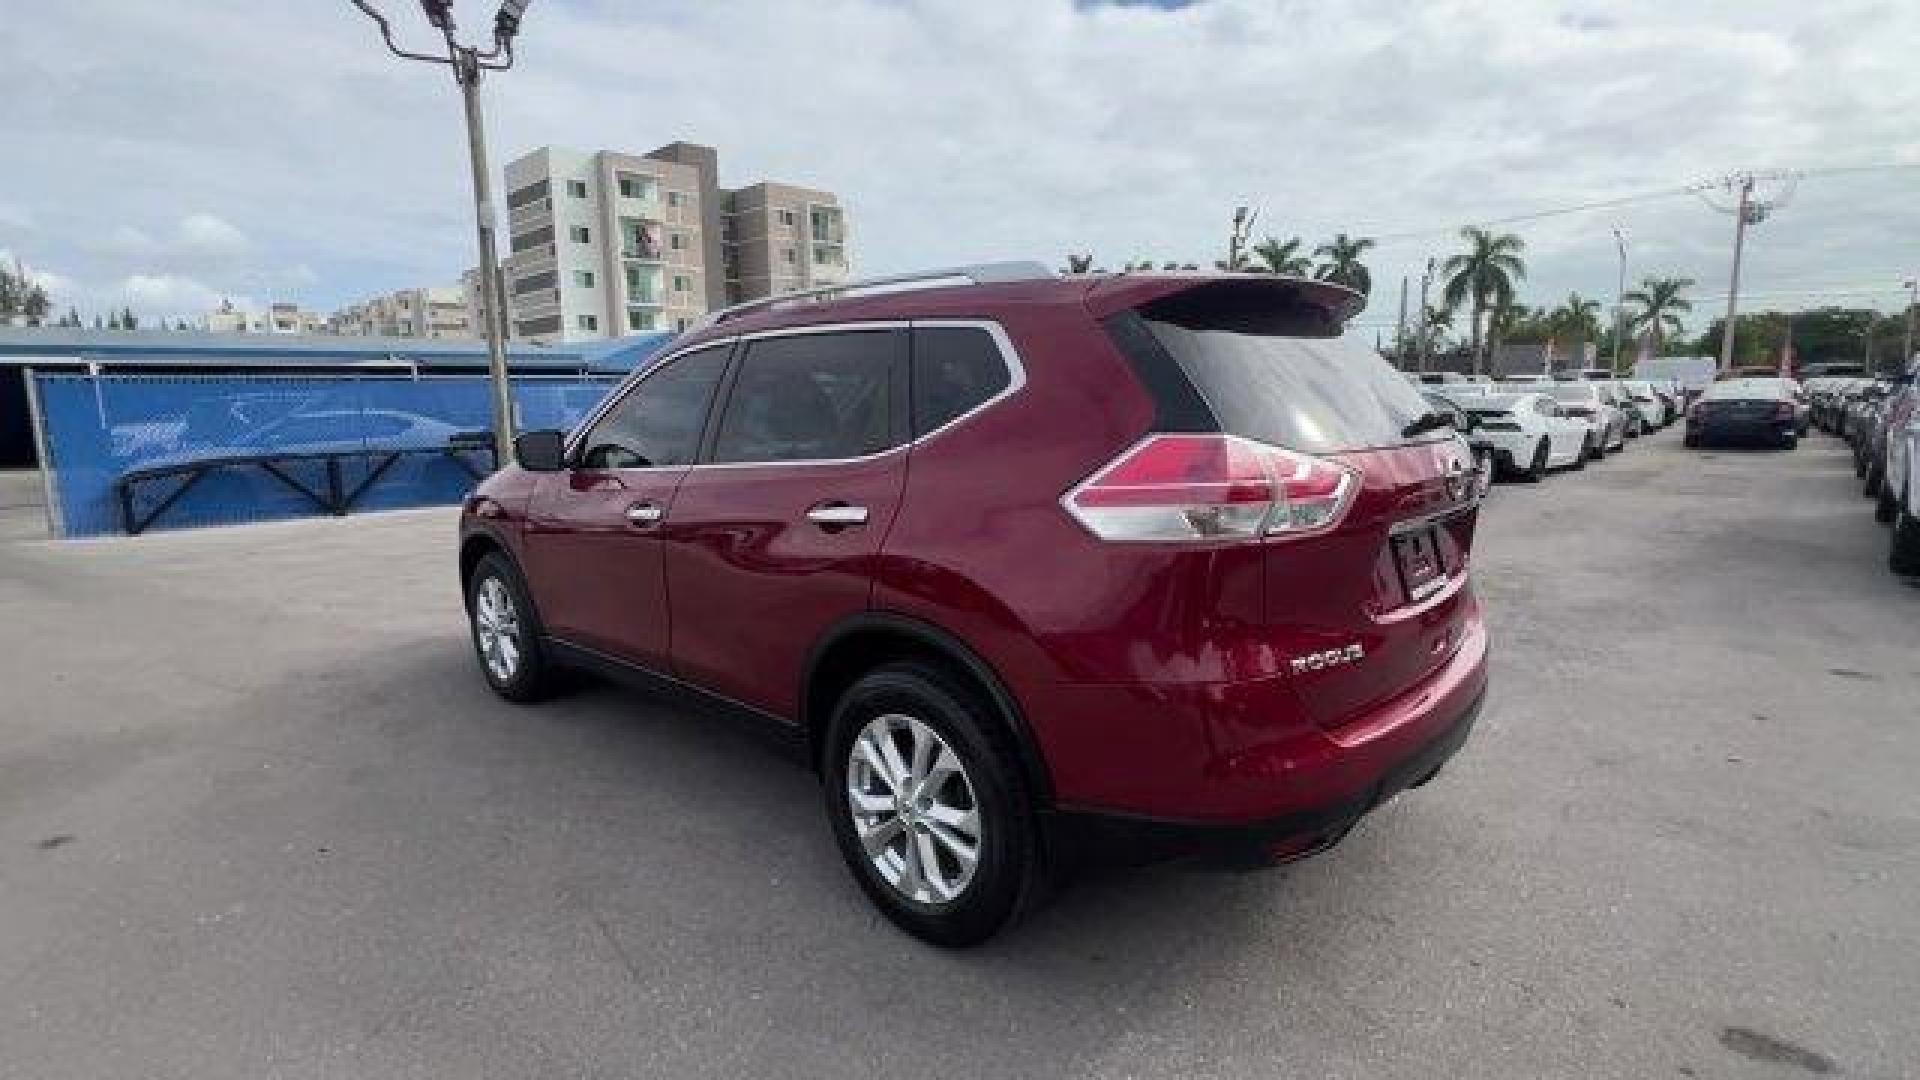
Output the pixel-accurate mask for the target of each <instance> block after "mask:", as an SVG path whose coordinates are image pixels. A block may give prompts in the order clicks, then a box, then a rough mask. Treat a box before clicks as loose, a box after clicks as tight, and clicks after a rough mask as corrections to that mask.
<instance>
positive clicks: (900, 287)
mask: <svg viewBox="0 0 1920 1080" xmlns="http://www.w3.org/2000/svg"><path fill="white" fill-rule="evenodd" d="M1052 276H1054V275H1053V271H1052V270H1049V269H1047V267H1046V265H1045V264H1044V263H1038V262H1030V261H1027V262H1022V261H1014V262H992V263H974V264H973V265H971V266H950V267H947V268H945V269H941V270H921V271H917V272H915V273H911V274H895V275H893V276H891V277H877V278H864V279H862V280H860V281H846V282H841V283H838V284H834V285H821V286H819V287H817V288H812V289H801V290H798V291H796V292H789V293H781V294H779V295H778V296H765V297H761V298H760V299H758V300H749V301H747V302H746V303H744V304H734V305H733V306H732V307H724V308H721V309H720V310H718V311H714V312H710V313H709V314H708V315H707V316H706V318H704V319H702V320H701V321H700V323H699V324H698V325H697V326H696V327H695V329H696V330H704V329H706V328H707V327H709V326H713V325H716V324H718V323H723V322H729V321H731V320H733V319H738V318H740V317H742V316H744V315H749V314H752V313H753V312H756V311H776V310H779V309H780V308H783V307H788V306H793V305H799V304H820V303H825V302H826V301H829V300H840V299H845V298H849V297H857V296H884V295H885V294H887V293H896V292H913V291H915V290H918V289H944V288H950V287H952V286H955V285H1002V284H1006V283H1008V282H1014V281H1039V280H1043V279H1045V278H1050V277H1052Z"/></svg>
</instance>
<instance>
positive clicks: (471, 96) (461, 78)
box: [351, 0, 529, 466]
mask: <svg viewBox="0 0 1920 1080" xmlns="http://www.w3.org/2000/svg"><path fill="white" fill-rule="evenodd" d="M351 2H352V4H353V6H354V7H357V8H359V9H360V10H361V11H362V12H363V13H365V15H366V16H367V17H368V18H370V19H372V20H373V21H374V23H375V24H376V25H378V26H379V27H380V38H381V40H382V41H384V42H386V44H387V51H389V52H391V53H393V55H395V56H398V57H401V58H402V59H405V60H424V61H426V62H427V63H430V64H445V65H446V66H448V67H450V68H452V69H453V81H454V82H455V83H456V84H458V85H459V87H460V97H461V102H462V104H463V105H464V106H465V107H466V114H467V152H468V157H469V164H470V165H471V167H472V170H473V214H474V222H475V227H476V229H475V231H476V232H477V234H478V236H477V239H478V242H479V248H480V291H481V293H482V294H483V295H484V296H485V297H486V301H485V303H483V304H482V305H481V309H480V310H481V314H482V317H483V318H484V320H485V322H486V334H487V382H488V385H489V389H490V391H491V397H492V401H493V452H494V460H495V461H496V462H498V463H499V464H500V465H503V466H504V465H506V464H507V463H509V462H511V461H513V395H512V390H511V389H510V387H509V384H508V382H507V347H506V338H507V333H506V331H507V316H506V312H505V310H503V308H504V305H503V304H502V303H501V302H500V300H501V298H502V297H503V296H504V295H505V293H506V290H505V289H503V288H501V286H500V281H499V273H500V264H499V261H498V258H497V257H496V254H495V252H496V250H497V245H496V244H495V242H494V229H495V223H496V215H495V213H494V207H493V191H492V185H491V184H490V183H489V181H488V178H487V134H486V123H485V118H484V117H483V116H482V115H481V110H480V75H481V72H484V71H505V70H507V69H508V68H510V67H512V66H513V39H514V37H515V36H516V35H517V34H519V32H520V20H521V18H522V17H523V16H525V15H526V13H527V4H528V2H529V0H501V4H500V10H499V11H498V12H496V13H495V14H494V17H493V44H492V45H491V46H490V47H489V48H487V49H486V50H485V51H482V50H480V49H479V48H478V47H477V46H472V45H462V44H460V43H459V42H457V41H455V40H454V37H453V0H420V7H421V9H422V10H423V11H424V12H425V13H426V16H427V22H428V23H429V24H431V25H432V26H433V28H434V29H435V30H438V31H439V32H440V37H441V40H442V41H444V42H445V44H446V55H444V56H435V55H431V54H428V53H418V52H410V51H408V50H406V49H402V48H401V47H400V46H399V45H397V44H395V43H394V40H393V28H392V27H391V26H389V25H388V23H387V19H386V16H384V15H381V14H380V13H379V12H378V11H376V10H374V7H373V5H372V3H371V2H370V0H351Z"/></svg>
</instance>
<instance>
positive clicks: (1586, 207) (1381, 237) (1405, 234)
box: [1359, 162, 1920, 244]
mask: <svg viewBox="0 0 1920 1080" xmlns="http://www.w3.org/2000/svg"><path fill="white" fill-rule="evenodd" d="M1911 169H1920V162H1879V163H1875V164H1867V165H1831V166H1825V167H1821V168H1813V169H1794V170H1791V172H1792V173H1793V174H1794V175H1796V176H1798V177H1802V178H1804V177H1809V176H1842V175H1847V174H1853V173H1873V172H1898V171H1905V170H1911ZM1787 171H1788V170H1774V172H1775V173H1783V174H1784V173H1785V172H1787ZM1767 175H1772V173H1769V174H1767ZM1724 182H1725V178H1724V177H1715V178H1714V179H1711V180H1701V181H1695V182H1693V183H1690V184H1680V185H1678V186H1675V187H1670V188H1659V189H1656V190H1653V191H1642V192H1638V193H1636V194H1633V195H1618V196H1614V197H1612V198H1607V199H1591V200H1588V201H1586V202H1578V203H1569V204H1567V205H1565V206H1555V207H1551V208H1549V209H1545V210H1533V211H1529V212H1527V213H1523V214H1509V215H1507V216H1505V217H1495V218H1484V219H1481V220H1478V221H1468V222H1460V223H1456V224H1453V225H1436V226H1432V227H1430V228H1422V229H1406V230H1402V231H1400V232H1388V233H1367V232H1364V231H1362V232H1361V233H1360V234H1359V235H1362V236H1368V237H1370V238H1371V239H1373V241H1374V242H1375V243H1381V244H1385V243H1392V242H1395V241H1399V240H1414V239H1418V238H1420V237H1423V236H1439V235H1442V234H1446V233H1453V232H1458V231H1459V230H1460V229H1462V228H1466V227H1469V226H1477V227H1480V228H1486V227H1489V226H1494V225H1517V224H1521V223H1523V222H1528V221H1540V220H1544V219H1546V218H1554V217H1565V216H1567V215H1569V214H1584V213H1588V212H1590V211H1594V210H1610V209H1613V208H1614V207H1617V206H1630V205H1632V204H1634V203H1643V202H1654V201H1657V200H1660V199H1671V198H1675V197H1677V196H1680V195H1695V194H1699V193H1700V192H1702V191H1705V190H1708V189H1711V188H1715V187H1720V186H1721V185H1722V184H1723V183H1724Z"/></svg>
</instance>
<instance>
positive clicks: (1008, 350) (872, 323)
mask: <svg viewBox="0 0 1920 1080" xmlns="http://www.w3.org/2000/svg"><path fill="white" fill-rule="evenodd" d="M920 327H925V328H928V329H934V330H940V329H956V330H984V331H986V333H987V336H988V337H990V338H991V339H993V344H994V348H995V349H996V350H997V351H998V352H999V353H1000V362H1001V364H1002V365H1004V366H1005V368H1006V371H1007V385H1006V386H1005V387H1003V388H1002V389H1001V390H1000V392H999V393H997V394H995V395H993V396H992V397H990V398H987V399H986V400H985V401H982V402H981V403H980V404H978V405H975V406H974V407H973V408H971V409H968V410H967V411H966V412H963V413H961V414H960V415H958V416H955V417H953V418H952V419H950V420H948V421H947V422H946V423H944V424H941V425H940V426H939V427H937V428H934V429H933V430H932V431H928V432H925V433H922V434H920V435H916V436H912V437H910V438H908V439H907V441H905V442H903V443H901V444H900V445H898V446H891V447H888V448H887V449H885V450H881V451H877V452H875V453H872V454H861V455H859V456H856V457H840V458H802V459H794V460H788V461H702V462H696V463H694V464H692V465H652V466H647V467H645V468H636V469H613V470H606V471H609V472H639V473H645V472H669V471H675V470H681V469H686V470H694V469H716V470H717V469H761V468H768V467H772V466H794V465H799V466H808V465H847V464H856V463H862V462H869V461H878V460H880V459H882V458H885V457H889V456H891V455H893V454H899V453H904V452H906V451H907V450H910V449H912V448H913V447H914V446H917V445H919V444H921V443H924V442H926V441H927V440H929V439H932V438H935V437H937V436H939V435H941V434H943V433H944V432H946V431H948V430H950V429H952V428H954V427H956V426H958V425H960V424H963V423H965V422H966V421H968V420H970V419H972V418H973V417H975V416H977V415H979V414H980V413H982V412H985V411H986V410H988V409H990V408H992V407H994V406H995V405H998V404H999V403H1000V402H1002V401H1005V400H1006V399H1008V398H1010V397H1012V396H1013V395H1015V394H1017V393H1019V392H1020V391H1021V390H1023V389H1025V388H1026V385H1027V368H1026V364H1025V363H1024V362H1023V361H1022V360H1021V358H1020V351H1019V350H1018V349H1016V348H1015V347H1014V344H1013V339H1012V338H1011V337H1010V336H1008V334H1007V331H1006V328H1005V327H1003V326H1001V325H1000V323H999V322H998V321H997V320H994V319H967V318H940V319H872V320H861V321H855V322H835V323H816V324H812V325H807V326H787V327H780V328H777V329H772V330H757V331H754V332H753V333H749V334H735V335H731V336H728V337H721V338H712V339H709V340H707V341H702V342H700V343H699V344H697V345H693V346H690V347H688V348H684V349H681V350H680V351H678V352H671V353H668V354H667V355H665V356H662V357H661V358H660V359H659V360H657V361H655V362H654V363H653V364H651V365H649V366H648V367H647V368H646V370H645V371H642V372H637V373H635V375H633V376H631V377H630V378H631V382H630V383H626V384H622V385H620V386H617V387H615V388H614V390H613V391H612V392H611V393H609V394H608V395H607V398H606V400H605V401H602V402H601V403H600V405H599V406H597V407H596V408H595V409H594V410H593V411H592V412H590V413H588V414H587V418H586V419H585V420H584V421H582V422H581V424H580V426H579V427H578V428H576V429H575V430H574V432H573V434H571V435H569V436H568V438H567V445H566V460H568V461H571V460H573V455H574V452H575V451H576V450H577V449H578V444H579V443H580V442H581V441H583V440H585V438H586V433H587V432H589V431H591V430H592V429H593V426H594V425H595V424H598V423H599V422H600V421H601V419H602V418H603V417H604V416H605V415H606V414H607V413H608V412H611V411H612V410H613V409H614V408H616V407H617V406H618V404H619V403H620V402H622V401H624V400H626V397H627V395H628V394H631V393H633V392H634V391H635V390H636V389H638V388H639V387H640V385H641V384H643V383H645V382H646V381H647V379H649V378H651V377H652V376H653V374H654V373H655V372H657V371H660V370H662V369H664V368H665V367H666V366H667V365H668V364H671V363H673V362H674V361H675V360H678V359H680V358H681V357H683V356H688V355H691V354H693V353H696V352H700V351H701V350H703V349H710V348H714V347H716V346H720V345H725V346H726V347H727V348H729V349H734V348H738V347H739V346H741V345H748V344H752V343H753V342H755V341H760V340H763V339H773V338H786V337H800V336H802V335H806V334H832V333H846V332H857V331H861V330H906V331H908V332H909V333H911V332H912V331H913V330H914V329H916V328H920ZM731 362H732V361H731V359H730V360H729V363H731ZM907 407H908V409H909V411H911V409H912V407H913V404H912V400H911V398H909V400H908V404H907ZM908 422H909V423H911V422H912V417H911V415H909V417H908Z"/></svg>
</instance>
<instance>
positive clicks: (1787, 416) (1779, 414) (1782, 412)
mask: <svg viewBox="0 0 1920 1080" xmlns="http://www.w3.org/2000/svg"><path fill="white" fill-rule="evenodd" d="M1773 415H1774V416H1775V417H1776V418H1778V419H1781V420H1791V419H1793V402H1791V401H1783V402H1781V403H1779V404H1778V405H1775V406H1774V407H1773Z"/></svg>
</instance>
